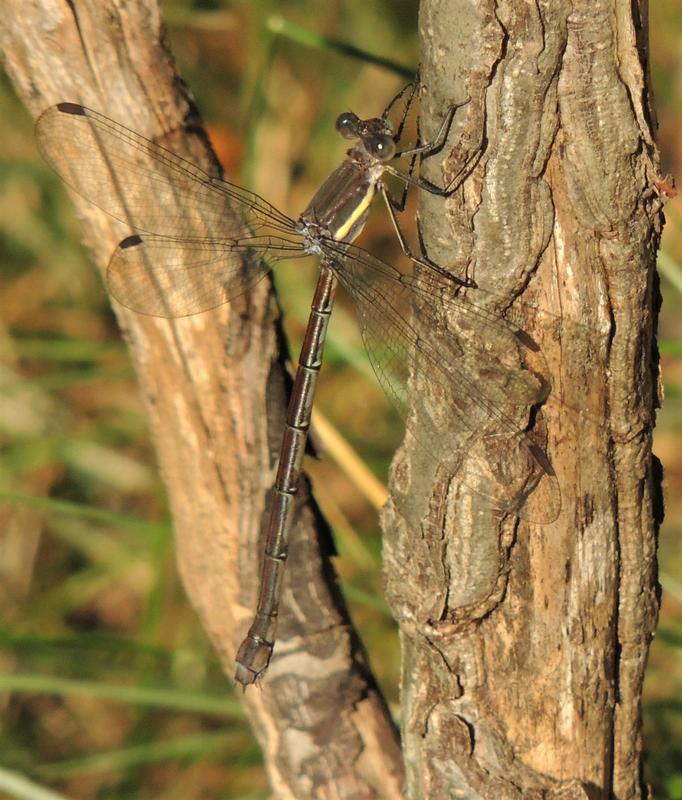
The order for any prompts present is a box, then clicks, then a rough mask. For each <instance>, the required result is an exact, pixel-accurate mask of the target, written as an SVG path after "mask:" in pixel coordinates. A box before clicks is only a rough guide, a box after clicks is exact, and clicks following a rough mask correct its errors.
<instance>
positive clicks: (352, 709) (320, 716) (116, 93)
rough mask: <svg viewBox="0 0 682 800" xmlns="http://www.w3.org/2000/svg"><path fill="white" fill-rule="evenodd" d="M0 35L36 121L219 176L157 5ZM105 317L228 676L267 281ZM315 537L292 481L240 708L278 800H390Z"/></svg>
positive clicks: (270, 363) (29, 22) (263, 445)
mask: <svg viewBox="0 0 682 800" xmlns="http://www.w3.org/2000/svg"><path fill="white" fill-rule="evenodd" d="M0 43H1V47H2V52H3V57H4V62H5V66H6V69H7V72H8V73H9V75H10V77H11V79H12V81H13V82H14V86H15V88H16V91H17V93H18V94H19V95H20V97H21V98H22V99H23V101H24V102H25V104H26V105H27V107H28V108H29V109H30V111H31V113H32V114H33V115H34V116H38V114H39V113H40V112H42V111H43V110H44V109H45V108H47V107H48V106H49V105H52V104H54V103H57V102H60V101H75V102H79V103H82V104H84V105H87V106H90V107H92V108H94V109H96V110H99V111H102V112H104V113H105V114H107V115H108V116H110V117H112V118H114V119H117V120H121V121H122V122H124V123H125V124H126V125H128V126H129V127H131V128H133V129H135V130H137V131H139V132H140V133H142V134H143V135H146V136H147V137H149V138H154V139H156V140H159V141H160V142H161V143H162V144H164V145H165V146H167V147H168V148H169V149H171V150H173V151H175V152H177V153H179V154H180V155H183V156H185V157H186V158H188V159H190V160H192V161H194V162H196V163H198V164H199V165H200V166H202V167H204V168H205V169H207V170H208V171H210V172H213V173H214V174H217V172H218V166H217V164H216V161H215V158H214V156H213V154H212V153H211V150H210V147H209V145H208V142H207V139H206V137H205V135H204V134H203V132H202V131H201V129H200V127H199V126H198V119H197V116H196V111H195V109H194V107H193V104H192V101H191V98H190V97H189V95H188V93H187V91H186V90H185V88H184V87H183V84H182V82H181V81H180V80H179V79H178V76H177V74H176V73H175V70H174V66H173V63H172V58H171V56H170V53H169V50H168V45H167V43H166V41H165V39H164V35H163V27H162V22H161V18H160V15H159V10H158V8H157V5H156V3H155V2H152V1H151V0H147V2H142V0H131V1H130V2H126V3H124V4H120V3H118V2H114V0H107V1H106V2H102V0H32V2H20V0H10V2H9V3H5V4H4V7H3V22H2V26H1V27H0ZM149 191H150V196H149V202H150V203H154V202H155V197H154V195H153V189H152V187H151V186H150V188H149ZM73 201H74V204H75V206H76V210H77V212H78V214H79V216H80V217H81V219H82V222H83V230H84V233H85V239H86V242H87V244H88V245H89V247H90V249H91V251H92V253H93V257H94V260H95V262H96V263H97V265H98V266H99V268H100V269H103V268H104V267H105V266H106V263H107V260H108V257H109V255H110V254H111V252H112V251H113V249H114V247H115V246H116V244H117V243H118V241H120V239H122V238H123V236H125V235H126V234H127V233H129V231H126V230H125V229H124V228H122V227H121V226H120V225H118V224H117V223H115V222H114V221H113V220H112V219H110V218H109V217H107V216H106V215H104V214H102V213H101V212H100V211H98V209H96V208H95V207H93V206H92V205H90V204H89V203H87V202H85V201H84V200H83V199H82V198H81V197H79V196H77V195H75V194H74V195H73ZM115 312H116V315H117V318H118V320H119V323H120V326H121V330H122V332H123V335H124V336H125V338H126V340H127V342H128V345H129V347H130V352H131V356H132V358H133V361H134V364H135V367H136V369H137V374H138V378H139V383H140V387H141V391H142V393H143V396H144V398H145V400H146V403H147V407H148V409H149V415H150V419H151V424H152V429H153V433H154V438H155V441H156V446H157V451H158V458H159V463H160V465H161V469H162V471H163V474H164V478H165V481H166V485H167V487H168V492H169V496H170V502H171V508H172V512H173V519H174V526H175V533H176V541H177V551H178V562H179V567H180V571H181V574H182V578H183V581H184V584H185V587H186V590H187V593H188V595H189V597H190V600H191V602H192V604H193V606H194V607H195V609H196V610H197V613H198V614H199V617H200V620H201V623H202V625H203V626H204V627H205V629H206V631H207V633H208V635H209V636H210V638H211V640H212V642H213V644H214V646H215V649H216V651H217V652H218V654H219V656H220V658H221V659H222V661H223V664H224V667H225V671H226V672H227V673H228V674H229V675H230V676H231V675H232V673H233V670H234V654H235V651H236V648H237V645H238V643H239V641H240V640H241V639H242V637H243V635H244V633H245V631H246V627H247V626H248V623H249V621H250V617H251V614H252V612H253V608H254V602H255V593H256V585H257V571H258V558H257V554H258V553H259V547H258V540H259V536H260V532H261V522H262V519H263V515H264V511H265V507H266V500H267V493H268V490H269V488H270V486H271V484H272V480H273V476H274V469H275V466H276V454H277V448H278V444H279V440H280V437H281V432H282V429H283V418H284V409H285V403H286V395H287V391H286V387H287V380H288V379H287V373H286V358H287V354H286V352H285V350H284V349H283V347H282V344H281V343H282V341H283V337H282V332H281V326H280V314H279V309H278V306H277V303H276V300H275V297H274V295H273V291H272V285H271V283H270V282H269V281H264V282H262V283H261V284H260V285H259V286H258V287H257V288H256V289H255V290H254V291H253V293H252V294H250V295H249V296H248V297H242V298H239V299H238V300H236V301H235V302H234V303H232V304H230V305H229V306H223V307H222V308H220V309H217V310H216V311H215V312H210V313H206V314H203V315H200V316H196V317H189V318H184V319H177V320H164V319H158V318H151V317H142V316H137V315H135V314H133V313H131V312H129V311H127V310H126V309H124V308H122V307H119V306H116V307H115ZM329 542H330V538H329V531H328V529H327V526H326V524H325V522H324V520H323V519H322V518H321V516H320V513H319V511H318V509H317V506H316V505H315V503H314V501H313V500H312V498H311V497H310V494H309V491H308V487H307V484H306V485H305V486H303V487H302V488H301V497H300V505H299V508H298V524H297V525H296V526H295V532H294V541H293V542H292V546H291V558H290V560H289V570H288V580H287V581H285V591H284V603H283V613H282V625H281V628H280V631H279V635H280V639H279V643H278V647H277V652H276V656H275V658H274V659H273V663H272V665H271V668H270V672H269V675H268V680H267V681H265V682H264V683H263V685H262V686H261V688H260V690H259V689H255V690H251V691H249V692H247V693H246V696H245V698H244V703H245V705H246V708H247V712H248V714H249V717H250V719H251V722H252V724H253V727H254V729H255V731H256V733H257V735H258V738H259V740H260V742H261V745H262V746H263V749H264V752H265V758H266V764H267V768H268V773H269V777H270V781H271V784H272V787H273V792H274V794H275V796H277V797H278V798H296V799H297V800H300V799H301V798H305V797H316V798H322V797H325V798H353V799H356V798H396V797H400V786H401V774H402V766H401V762H400V752H399V748H398V744H397V735H396V733H395V730H394V727H393V723H392V721H391V719H390V716H389V714H388V712H387V709H386V707H385V704H384V702H383V700H382V698H381V696H380V694H379V692H378V690H377V688H376V686H375V683H374V680H373V678H372V676H371V673H370V671H369V669H368V666H367V663H366V660H365V657H364V654H363V651H362V648H361V646H360V645H359V642H358V639H357V637H356V635H355V633H354V631H353V629H352V626H351V623H350V620H349V618H348V615H347V612H346V609H345V606H344V604H343V601H342V599H341V596H340V593H339V591H338V588H337V586H336V581H335V577H334V575H333V572H332V571H331V567H330V564H329V558H328V557H329V554H330V550H331V547H330V544H329Z"/></svg>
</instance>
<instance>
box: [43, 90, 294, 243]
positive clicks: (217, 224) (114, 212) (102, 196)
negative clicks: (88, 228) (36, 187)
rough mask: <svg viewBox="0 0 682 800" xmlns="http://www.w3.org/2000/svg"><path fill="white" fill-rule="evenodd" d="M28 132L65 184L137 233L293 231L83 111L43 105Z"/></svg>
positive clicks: (247, 196)
mask: <svg viewBox="0 0 682 800" xmlns="http://www.w3.org/2000/svg"><path fill="white" fill-rule="evenodd" d="M35 132H36V139H37V141H38V147H39V148H40V151H41V153H42V154H43V156H44V157H45V159H46V160H47V161H48V163H50V164H51V165H52V167H53V168H54V169H55V171H56V172H57V174H58V175H59V176H60V177H61V178H62V180H63V181H64V182H65V183H67V184H68V185H69V186H71V187H72V188H73V189H74V190H75V191H76V192H78V193H79V194H80V195H82V196H83V197H85V198H86V200H89V201H90V202H91V203H93V204H94V205H96V206H97V207H98V208H100V209H101V210H102V211H105V212H106V213H107V214H109V215H111V216H112V217H115V218H116V219H118V220H120V221H121V222H124V223H126V224H128V225H130V227H131V228H132V229H133V230H135V231H137V232H139V233H153V234H157V235H161V236H171V237H176V238H186V237H189V238H197V237H201V236H202V235H205V236H210V237H211V238H213V239H217V238H228V239H230V238H235V237H239V236H241V235H243V234H244V232H245V226H248V230H249V231H250V233H251V234H252V235H263V234H266V233H269V232H274V233H281V234H284V235H286V234H288V233H291V232H293V231H294V222H293V221H292V220H291V219H289V218H288V217H287V216H286V215H284V214H282V213H281V212H280V211H278V210H277V209H276V208H274V207H273V206H271V205H270V204H269V203H267V202H266V201H265V200H263V199H262V198H261V197H258V195H255V194H253V193H252V192H248V191H246V190H245V189H242V188H240V187H239V186H235V185H233V184H231V183H228V182H227V181H223V180H221V179H219V178H216V177H213V176H211V175H209V174H208V173H206V172H204V170H202V169H200V168H199V167H197V166H196V165H195V164H192V163H191V162H190V161H187V160H186V159H184V158H181V157H180V156H178V155H176V154H175V153H172V152H171V151H170V150H167V149H166V148H165V147H162V146H161V145H159V144H157V143H156V142H153V141H151V140H150V139H146V138H145V137H144V136H141V135H140V134H139V133H135V131H132V130H130V129H129V128H126V127H125V126H124V125H121V124H120V123H118V122H114V121H113V120H111V119H109V118H108V117H105V116H104V115H103V114H100V113H98V112H97V111H93V110H91V109H89V108H85V107H84V106H81V105H78V104H76V103H59V104H58V105H56V106H51V107H50V108H48V109H47V110H46V111H45V112H44V113H43V114H42V115H41V116H40V117H39V119H38V121H37V122H36V128H35ZM150 197H151V198H153V202H150ZM188 210H190V211H189V213H188ZM237 210H238V212H239V213H235V212H236V211H237Z"/></svg>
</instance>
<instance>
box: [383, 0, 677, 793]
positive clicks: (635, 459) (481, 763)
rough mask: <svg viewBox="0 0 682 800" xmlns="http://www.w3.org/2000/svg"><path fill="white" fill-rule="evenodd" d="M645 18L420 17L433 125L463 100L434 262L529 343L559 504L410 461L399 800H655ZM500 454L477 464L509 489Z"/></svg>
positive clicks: (434, 231)
mask: <svg viewBox="0 0 682 800" xmlns="http://www.w3.org/2000/svg"><path fill="white" fill-rule="evenodd" d="M644 5H645V4H644V3H641V4H640V5H639V6H638V5H637V4H631V3H629V2H623V1H622V0H616V2H615V3H614V2H602V0H597V1H596V2H595V0H577V2H576V0H571V1H570V2H569V0H558V2H551V3H550V2H544V1H541V2H536V3H518V2H512V1H511V0H509V2H505V1H504V0H503V2H492V0H424V2H423V3H422V6H421V16H420V27H421V36H422V81H423V83H424V84H425V87H426V89H427V92H426V95H425V97H424V104H423V112H424V115H423V125H424V129H425V133H426V134H428V133H429V132H430V131H432V130H435V129H437V126H438V123H439V121H440V120H441V119H442V115H443V110H444V109H446V108H448V107H449V106H450V105H451V104H452V103H455V102H456V103H466V105H464V106H463V107H462V108H461V109H460V110H459V111H458V113H457V116H456V119H455V123H454V125H453V128H452V131H451V133H450V137H449V140H448V144H447V146H446V147H445V149H444V153H443V156H444V157H443V158H442V160H441V161H440V163H434V162H437V161H438V159H430V160H429V163H428V164H427V165H425V170H426V173H427V176H428V177H429V178H430V179H432V180H437V181H438V182H440V183H442V182H444V181H445V182H447V181H448V180H449V179H450V178H451V177H452V176H454V175H457V174H458V173H459V172H460V170H462V169H464V171H465V172H464V174H465V175H466V178H465V180H464V182H463V184H462V186H461V188H460V189H459V190H458V191H456V192H455V193H454V195H453V196H452V197H451V198H450V199H449V200H448V201H447V202H446V203H443V201H442V200H441V199H439V198H429V197H425V198H422V206H421V215H422V219H423V220H424V225H423V227H424V233H425V238H426V242H427V245H428V247H429V253H430V255H431V256H432V257H433V258H435V260H437V261H439V262H440V263H443V264H449V265H451V266H452V269H453V271H455V272H457V273H459V274H461V273H464V272H467V273H468V274H469V275H470V276H473V278H474V279H475V280H476V282H477V284H478V285H479V286H480V287H483V288H487V289H494V291H495V292H496V293H497V295H499V297H498V298H496V299H495V300H493V299H492V298H489V299H488V301H487V302H489V303H490V304H491V305H492V306H493V307H494V308H495V309H496V310H498V311H499V310H505V309H506V310H507V313H508V314H509V315H510V316H512V317H513V319H514V320H515V321H517V322H518V321H519V320H521V321H524V322H523V327H524V329H525V330H526V331H528V332H529V333H530V334H531V335H532V337H533V338H534V339H535V340H536V341H537V342H538V343H540V345H541V347H542V352H543V354H544V360H545V364H544V367H543V369H544V370H546V371H547V374H546V375H545V376H544V377H545V378H547V379H548V381H549V384H550V385H551V391H550V393H549V396H548V398H547V400H546V402H544V403H543V404H542V414H541V415H539V414H536V413H531V410H530V409H526V410H525V417H523V416H522V417H520V419H519V423H520V429H521V428H523V427H524V425H525V426H527V427H528V428H529V429H530V430H531V431H533V433H534V435H537V436H540V437H542V438H544V440H545V441H546V447H547V451H548V453H549V456H550V458H551V460H552V463H553V465H554V468H555V470H556V473H557V478H558V482H559V485H560V489H561V497H562V507H561V513H560V515H559V516H558V518H557V519H556V520H555V521H554V522H552V523H551V524H547V525H542V526H541V525H537V524H533V523H532V522H529V521H527V520H519V519H515V518H512V517H509V518H500V517H499V515H495V514H494V513H492V512H491V511H490V509H489V505H490V504H488V507H486V504H485V503H481V502H479V500H478V499H477V497H476V496H472V495H471V494H470V493H468V492H467V491H466V490H463V489H462V487H461V486H460V485H458V482H457V481H456V480H452V478H451V475H450V474H447V472H446V471H444V470H442V469H441V470H438V471H437V472H434V471H433V470H430V471H429V470H425V469H424V468H423V466H422V461H421V456H420V454H419V452H418V448H414V449H410V448H409V447H408V448H407V449H406V451H405V452H404V453H403V454H402V457H401V459H400V461H399V462H398V463H397V464H396V467H395V469H394V480H393V494H392V497H393V499H392V502H391V504H390V505H389V507H388V508H387V510H386V512H385V514H384V519H383V523H384V529H385V531H386V541H385V550H384V555H385V565H386V566H385V570H386V582H387V591H388V595H389V600H390V602H391V604H392V608H393V610H394V613H395V615H396V617H397V618H398V620H399V622H400V627H401V639H402V651H403V667H402V670H403V671H402V675H403V677H402V686H403V700H402V702H403V709H402V720H403V721H402V729H403V751H404V758H405V763H406V769H407V775H408V778H407V793H408V796H409V797H410V798H422V797H424V798H445V797H467V798H475V797H485V798H496V800H499V799H500V798H524V799H527V798H532V797H538V798H539V797H557V798H558V797H561V798H568V797H571V798H579V797H580V798H588V797H589V798H593V799H594V798H608V797H617V798H619V800H625V799H626V798H628V799H629V798H641V797H644V796H646V794H647V789H646V787H644V786H643V785H642V781H641V753H642V742H641V724H640V723H641V720H640V701H641V689H642V680H643V671H644V666H645V663H646V657H647V652H648V645H649V642H650V639H651V636H652V634H653V631H654V627H655V624H656V619H657V612H658V585H657V580H656V561H655V548H656V533H657V527H658V523H659V521H660V517H661V514H662V508H661V498H660V475H659V470H658V469H657V462H656V461H655V458H654V457H653V456H652V450H651V438H652V427H653V423H654V409H655V407H656V406H657V405H658V401H659V398H658V390H657V368H658V359H657V351H656V345H655V338H654V331H655V323H656V312H657V302H658V293H657V284H656V279H655V257H656V250H657V247H658V241H659V236H660V231H661V224H662V215H661V213H660V208H661V199H660V198H659V197H658V195H657V193H656V190H655V185H656V182H657V181H660V180H661V178H660V175H659V169H658V154H657V151H656V147H655V144H654V141H653V130H652V122H651V120H652V118H653V117H652V113H651V110H650V108H649V105H648V104H649V102H650V97H649V93H648V88H647V80H646V75H645V73H646V64H647V58H646V40H647V39H646V31H645V30H644V29H643V24H644V23H643V20H642V13H643V10H644ZM466 101H468V102H466ZM425 138H428V135H427V136H425ZM474 291H475V290H474ZM480 302H484V301H483V300H481V301H480ZM535 304H538V305H541V306H542V308H544V309H546V310H547V311H548V312H550V313H536V312H534V311H533V309H532V306H534V305H535ZM454 390H455V391H457V390H458V387H455V388H454ZM459 391H464V388H463V387H459ZM515 411H516V413H518V408H517V409H516V410H515ZM415 413H417V414H418V413H420V409H419V408H417V409H415ZM509 413H512V412H511V411H510V412H509ZM543 429H544V430H543ZM491 433H492V431H491ZM444 438H445V437H444ZM483 438H488V437H483ZM509 438H510V437H500V438H498V439H493V438H492V437H489V438H488V442H487V446H486V447H484V448H483V451H484V453H485V454H487V456H488V458H489V460H490V462H491V467H490V468H491V474H492V475H493V476H495V475H496V474H498V475H500V476H502V477H501V478H500V480H501V481H502V480H504V477H505V476H506V475H507V474H508V473H507V472H504V471H503V470H502V468H501V467H500V466H499V463H498V462H497V461H496V460H501V459H503V458H507V459H508V453H509V452H511V451H510V450H509V449H505V448H507V447H508V444H509V443H508V442H507V441H506V440H505V439H509ZM511 438H513V437H511ZM479 445H480V442H479ZM446 451H447V444H446V443H445V442H444V452H446ZM500 454H503V455H500ZM505 454H506V455H505ZM472 457H476V458H480V457H481V448H480V447H476V448H475V452H474V454H473V456H472ZM415 465H417V466H415ZM506 466H507V468H508V469H514V465H513V464H507V465H506ZM523 469H524V467H523V465H519V466H518V470H523ZM466 473H467V463H466V461H465V462H464V463H463V464H462V466H461V467H460V470H459V471H458V473H457V474H458V475H466Z"/></svg>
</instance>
